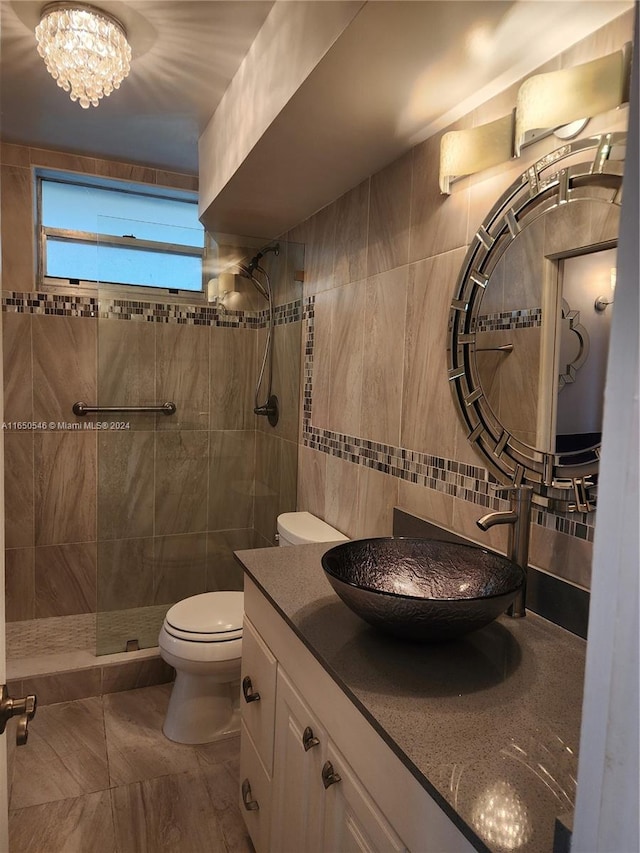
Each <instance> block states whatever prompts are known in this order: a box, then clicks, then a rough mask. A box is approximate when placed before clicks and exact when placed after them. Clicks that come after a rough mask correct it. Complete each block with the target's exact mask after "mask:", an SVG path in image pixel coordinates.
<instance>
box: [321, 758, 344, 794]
mask: <svg viewBox="0 0 640 853" xmlns="http://www.w3.org/2000/svg"><path fill="white" fill-rule="evenodd" d="M336 782H342V776H341V775H340V774H339V773H336V771H335V770H334V769H333V764H332V763H331V762H330V761H325V763H324V766H323V768H322V784H323V785H324V787H325V788H329V787H330V786H331V785H335V784H336Z"/></svg>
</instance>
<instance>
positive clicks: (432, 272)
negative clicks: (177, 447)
mask: <svg viewBox="0 0 640 853" xmlns="http://www.w3.org/2000/svg"><path fill="white" fill-rule="evenodd" d="M632 25H633V13H632V11H629V12H628V13H626V14H624V15H622V16H621V17H620V18H618V19H616V20H615V21H614V22H612V23H611V24H609V25H608V26H607V27H605V28H603V29H602V30H600V31H598V32H596V33H595V34H594V35H592V36H591V37H589V38H588V39H585V40H584V41H582V42H580V43H578V44H577V45H575V46H573V47H571V48H570V49H568V50H566V51H565V52H564V53H562V54H561V55H560V56H558V57H557V58H556V59H554V60H552V61H551V62H549V63H547V65H545V66H544V68H541V69H539V71H551V70H556V69H560V68H564V67H570V66H573V65H576V64H579V63H581V62H586V61H589V60H591V59H594V58H597V57H599V56H603V55H605V54H606V53H609V52H612V51H614V50H617V49H619V48H620V47H621V46H622V45H623V44H624V42H626V41H629V40H631V38H632ZM518 85H519V84H518ZM518 85H515V86H512V87H511V88H510V89H509V90H507V91H506V92H504V93H503V94H501V95H499V96H497V97H495V98H494V99H492V100H491V101H488V102H487V103H485V104H484V105H482V106H481V107H479V108H478V109H476V110H475V111H474V112H473V113H471V114H470V115H467V116H466V117H465V118H463V119H462V120H461V121H460V122H458V123H457V124H456V125H455V126H454V127H453V128H448V129H461V128H463V127H472V126H476V125H479V124H484V123H485V122H489V121H492V120H493V119H497V118H500V117H501V116H503V115H506V114H507V113H508V112H510V111H511V110H512V109H513V107H514V105H515V96H516V92H517V88H518ZM626 124H627V110H626V108H622V109H620V110H616V111H612V112H610V113H608V114H605V115H600V116H598V117H596V118H595V119H592V120H591V121H590V122H589V124H588V125H587V127H586V128H585V130H584V131H583V135H585V136H587V135H589V136H590V135H594V134H597V133H600V132H604V131H623V130H626ZM440 138H441V134H438V135H437V136H434V137H432V138H430V139H427V140H426V141H425V142H423V143H422V144H420V145H418V146H416V147H415V148H414V149H413V150H411V151H409V152H408V153H407V154H405V155H404V156H402V157H401V158H400V159H398V160H397V161H395V162H394V163H391V164H390V165H389V166H387V167H386V168H384V169H383V170H382V171H380V172H378V173H376V174H374V175H372V176H371V177H370V178H368V179H367V180H365V181H364V182H363V183H362V184H360V185H359V186H357V187H355V188H353V189H352V190H350V191H349V192H347V193H345V194H344V195H343V196H341V197H340V198H338V199H336V200H335V201H334V202H333V203H332V204H330V205H329V206H327V207H325V208H324V209H322V210H321V211H319V212H318V213H316V214H315V215H314V216H313V217H311V218H310V219H308V220H306V221H305V222H303V223H301V224H300V225H299V226H297V228H296V229H294V230H293V232H292V235H291V236H292V239H294V240H296V241H298V240H299V241H301V242H304V243H305V244H306V252H307V254H306V269H305V286H304V312H305V327H306V331H305V345H304V347H305V348H304V356H305V365H304V400H303V409H302V416H301V422H300V433H299V442H300V447H299V467H298V509H306V510H308V511H310V512H312V513H315V514H316V515H319V516H320V517H322V518H324V519H326V521H327V522H328V523H330V524H332V525H334V526H335V527H337V528H338V529H340V530H342V531H343V532H344V533H346V534H347V535H349V536H352V537H361V536H372V535H373V536H375V535H377V536H381V535H390V534H391V531H392V509H393V507H394V506H399V507H401V508H402V509H405V510H406V511H408V512H410V513H413V514H416V515H419V516H422V517H424V518H427V519H428V520H431V521H433V522H435V523H437V524H440V525H443V526H445V527H448V528H450V529H452V530H454V531H456V532H459V533H460V534H462V535H464V536H467V537H469V538H472V539H474V540H476V541H481V542H483V543H486V544H488V545H489V546H491V547H493V548H496V549H499V550H504V549H505V548H506V536H507V531H506V528H505V527H504V526H496V527H494V528H492V529H491V530H490V531H488V532H487V533H486V534H483V533H481V532H480V531H479V530H478V528H477V527H476V524H475V522H476V520H477V518H478V517H479V516H480V515H482V514H483V512H484V511H485V507H487V506H489V507H492V508H498V507H502V506H503V505H504V503H503V502H502V501H498V500H496V499H495V497H492V492H491V488H490V486H491V482H490V480H491V478H490V477H489V475H488V473H487V471H486V469H485V468H484V467H483V460H482V458H481V457H480V456H478V455H476V452H475V451H474V449H473V448H472V446H471V445H470V444H469V443H468V441H467V438H466V435H465V433H464V431H463V428H462V426H461V423H460V420H459V418H458V415H457V413H456V410H455V407H454V403H453V398H452V395H451V391H450V389H449V387H448V380H447V363H446V357H447V356H446V345H447V342H446V341H447V324H448V316H449V306H450V300H451V297H452V294H453V292H454V286H455V283H456V278H457V275H458V270H459V269H460V266H461V264H462V261H463V259H464V257H465V253H466V249H467V246H468V244H469V242H470V241H471V239H472V237H473V235H474V234H475V232H476V231H477V229H478V227H479V225H480V224H481V223H482V220H483V218H484V216H485V215H486V213H488V211H489V210H490V208H491V207H492V205H493V203H494V201H495V200H496V199H497V198H498V197H499V196H500V195H501V194H502V192H504V190H505V189H506V188H507V187H508V186H509V184H510V183H511V182H512V181H513V180H515V178H516V177H517V176H518V175H519V174H520V173H521V172H523V171H524V170H525V169H526V168H527V166H528V165H530V164H531V163H532V162H534V161H535V160H537V159H538V158H540V157H541V156H543V155H544V154H545V153H547V152H548V151H551V150H553V149H554V148H555V147H557V145H558V142H557V140H554V138H553V137H550V138H548V139H546V140H541V141H539V142H538V143H536V144H535V145H533V146H531V147H530V148H528V149H525V152H524V154H523V156H522V157H521V158H519V159H518V160H517V161H513V162H508V163H505V164H504V165H502V166H497V167H495V168H493V169H491V170H488V171H486V172H484V173H481V174H479V175H477V176H475V177H472V178H467V179H464V180H462V181H459V182H458V183H456V184H454V186H453V188H452V193H451V195H450V196H449V197H444V196H441V195H440V192H439V188H438V165H439V146H440ZM518 307H520V306H518ZM527 323H530V324H531V326H532V328H533V327H534V320H533V319H532V320H531V321H527ZM521 325H523V326H524V325H525V323H524V321H523V323H522V324H521ZM523 331H524V329H523ZM526 331H528V329H527V330H526ZM534 522H535V523H534V524H533V527H532V546H531V562H532V564H533V565H535V566H537V567H539V568H542V569H544V570H547V571H549V572H551V573H553V574H556V575H558V576H560V577H563V578H565V579H567V580H569V581H572V582H573V583H576V584H578V585H581V586H583V587H587V588H588V587H589V584H590V566H591V552H592V541H593V528H594V524H595V513H590V514H579V513H578V514H569V515H567V516H566V517H563V516H560V515H555V514H553V513H549V512H542V511H538V512H536V513H534Z"/></svg>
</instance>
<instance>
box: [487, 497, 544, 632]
mask: <svg viewBox="0 0 640 853" xmlns="http://www.w3.org/2000/svg"><path fill="white" fill-rule="evenodd" d="M500 492H506V493H507V494H509V496H510V500H511V508H510V509H509V510H507V511H505V512H490V513H487V515H483V516H482V518H479V519H478V520H477V521H476V524H477V525H478V527H479V528H480V529H481V530H488V529H489V528H490V527H493V526H494V524H509V525H510V527H509V548H508V550H509V554H508V556H509V559H510V560H511V561H512V562H513V563H517V564H518V565H519V566H520V568H521V569H523V570H524V583H523V584H522V588H521V589H520V591H519V592H518V595H517V596H516V598H515V600H514V602H513V604H511V606H510V607H509V609H508V610H507V614H508V615H509V616H511V617H513V618H514V619H517V618H520V617H522V616H526V610H525V604H526V596H527V567H528V565H529V530H530V526H531V525H530V521H531V498H532V496H533V488H532V487H531V486H504V487H501V488H498V489H496V494H498V493H500Z"/></svg>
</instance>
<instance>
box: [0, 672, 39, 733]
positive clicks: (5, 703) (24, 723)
mask: <svg viewBox="0 0 640 853" xmlns="http://www.w3.org/2000/svg"><path fill="white" fill-rule="evenodd" d="M37 707H38V699H37V697H36V695H35V693H30V694H29V695H28V696H25V697H24V698H23V699H12V698H11V696H9V691H8V690H7V685H6V684H3V685H1V686H0V734H3V733H4V730H5V729H6V727H7V723H8V722H9V720H10V719H11V717H20V719H19V720H18V731H17V732H16V743H17V745H18V746H24V745H25V743H26V742H27V740H28V738H29V721H30V720H33V718H34V717H35V715H36V709H37Z"/></svg>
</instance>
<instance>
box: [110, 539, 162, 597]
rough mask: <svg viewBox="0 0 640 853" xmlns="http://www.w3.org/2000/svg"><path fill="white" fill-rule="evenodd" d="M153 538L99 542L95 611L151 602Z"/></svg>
mask: <svg viewBox="0 0 640 853" xmlns="http://www.w3.org/2000/svg"><path fill="white" fill-rule="evenodd" d="M153 576H154V553H153V539H152V538H150V537H149V538H145V539H113V540H111V541H109V542H98V612H99V613H104V612H106V611H109V610H127V609H129V608H131V607H146V606H147V605H150V604H153V600H154V597H153V583H154V577H153Z"/></svg>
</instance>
